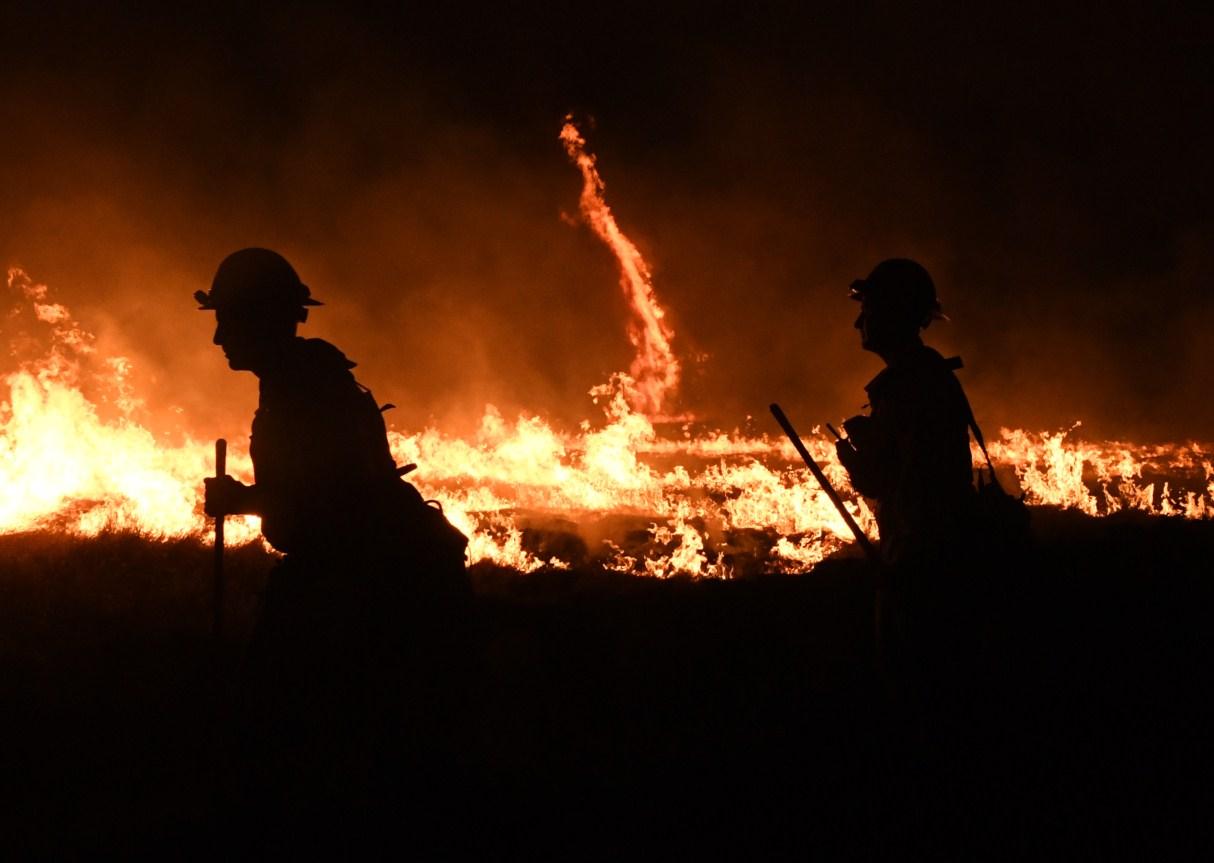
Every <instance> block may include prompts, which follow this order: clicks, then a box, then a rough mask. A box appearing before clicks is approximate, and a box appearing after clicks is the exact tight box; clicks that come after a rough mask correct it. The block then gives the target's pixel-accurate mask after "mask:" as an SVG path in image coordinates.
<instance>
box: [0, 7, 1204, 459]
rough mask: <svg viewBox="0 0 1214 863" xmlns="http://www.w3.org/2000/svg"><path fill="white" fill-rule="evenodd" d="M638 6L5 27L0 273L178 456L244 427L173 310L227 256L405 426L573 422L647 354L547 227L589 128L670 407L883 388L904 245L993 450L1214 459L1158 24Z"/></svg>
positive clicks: (570, 205)
mask: <svg viewBox="0 0 1214 863" xmlns="http://www.w3.org/2000/svg"><path fill="white" fill-rule="evenodd" d="M630 11H631V10H622V11H619V12H617V13H613V15H612V16H611V17H608V18H606V19H604V20H602V21H598V22H596V27H597V28H598V29H597V30H596V31H593V32H590V31H588V30H587V28H585V27H581V26H574V25H575V24H576V23H578V22H575V21H573V20H572V19H571V18H570V17H568V16H570V15H572V14H573V13H571V12H564V13H559V14H558V15H557V16H556V17H542V16H536V17H534V18H531V19H529V20H517V21H516V20H514V19H510V20H509V21H503V20H501V19H492V18H488V19H483V20H482V19H478V20H477V21H476V22H472V23H469V22H458V23H457V22H451V21H446V20H441V19H439V18H437V17H431V18H427V19H425V20H417V19H406V18H405V17H404V16H403V14H401V13H393V12H390V11H384V10H381V11H379V12H368V13H365V14H356V13H353V12H348V13H347V12H334V11H330V12H322V11H312V12H307V13H297V14H292V15H288V14H287V12H286V11H284V10H276V9H272V8H271V9H270V10H269V11H266V12H262V13H258V14H257V15H255V16H249V17H228V18H218V17H217V18H214V19H212V18H211V17H204V16H197V17H195V18H188V19H185V20H183V21H181V22H180V23H176V22H173V21H170V20H169V19H168V18H167V17H158V16H155V15H152V16H143V17H136V18H127V19H122V20H117V19H110V18H108V17H105V15H104V13H100V12H93V13H89V14H90V15H91V16H92V17H91V18H89V19H87V20H82V19H80V18H79V17H78V15H77V14H75V13H73V14H72V15H66V14H64V15H59V16H55V15H54V14H53V13H44V12H40V13H33V12H31V13H28V14H25V15H21V14H19V13H6V14H8V15H9V16H10V20H7V21H5V22H4V23H5V24H6V27H5V32H7V33H13V34H19V36H20V38H15V39H14V48H13V51H14V55H13V57H12V58H11V64H10V69H11V70H12V74H11V75H6V76H5V78H4V79H3V82H0V98H2V99H3V104H5V105H6V106H7V108H8V113H7V124H6V125H7V132H6V134H5V135H4V136H3V138H2V139H0V212H2V213H3V214H4V220H3V222H2V223H0V262H2V263H4V264H5V265H19V266H22V267H24V268H25V269H26V270H27V271H28V272H29V273H30V274H31V276H32V277H33V278H34V279H36V280H37V281H40V282H46V283H47V284H49V285H50V286H51V288H52V289H53V290H54V291H55V292H56V295H57V296H58V297H59V298H60V299H61V300H62V301H63V302H65V303H66V304H67V305H69V306H70V307H71V308H72V309H73V311H74V312H75V314H76V316H77V317H78V318H79V319H80V320H81V321H82V322H83V323H84V324H85V325H86V326H88V328H89V329H90V330H92V331H94V332H95V333H96V334H97V336H98V346H99V349H100V350H103V351H108V352H113V353H120V354H123V355H126V356H129V357H130V358H131V359H132V360H133V362H134V368H133V371H132V383H133V385H135V386H136V387H137V388H138V389H139V391H140V393H141V394H142V395H143V396H144V398H145V400H146V402H147V405H148V410H149V412H150V413H152V414H153V415H154V420H155V422H154V423H153V425H154V426H155V427H156V428H157V429H158V430H159V431H162V432H164V433H166V434H173V433H178V432H181V431H182V430H187V429H188V430H189V431H191V432H192V433H194V434H196V435H197V436H204V437H210V436H219V435H221V434H223V435H227V436H233V437H234V436H236V435H237V434H238V431H239V429H241V428H244V427H246V425H247V423H248V417H249V415H250V414H251V410H252V407H253V405H254V404H255V400H256V389H255V381H254V380H253V379H252V378H251V376H248V375H236V374H233V373H232V372H230V371H228V370H227V369H226V367H225V366H224V364H223V360H222V356H221V355H220V354H219V352H218V350H217V349H215V348H214V346H213V345H211V344H210V336H211V328H212V326H213V321H212V320H211V318H210V316H209V315H206V314H203V313H201V312H195V311H193V303H192V302H191V300H190V296H191V295H192V293H193V291H194V290H196V289H198V288H199V287H205V286H206V284H207V283H208V282H209V279H210V277H211V275H212V274H213V272H214V268H215V266H216V265H217V264H218V262H219V260H221V259H222V257H223V256H224V255H226V254H227V253H229V252H231V251H232V250H234V249H237V248H240V247H243V246H248V245H264V246H268V247H271V248H274V249H277V250H279V251H281V252H282V253H283V254H285V255H286V256H287V257H288V259H289V260H291V261H292V262H293V263H294V264H295V266H296V268H297V269H298V270H299V272H300V274H301V276H302V277H303V279H304V280H305V281H306V282H307V283H308V284H309V285H311V287H312V289H313V293H314V294H315V295H316V296H317V297H319V298H320V299H322V300H323V301H325V302H326V305H325V306H324V307H322V308H319V309H316V310H314V311H313V313H312V317H311V319H310V320H309V322H308V323H307V324H306V325H305V326H304V327H303V329H302V333H303V334H304V335H311V336H319V337H324V338H328V339H330V340H331V341H333V342H334V343H335V344H337V345H338V346H339V347H341V348H342V349H343V350H345V351H346V352H347V354H348V355H349V356H350V357H351V358H352V359H354V360H355V361H357V362H358V363H359V368H358V369H357V373H358V374H359V377H360V380H362V381H363V382H364V383H366V384H368V385H369V386H371V387H372V389H373V390H374V391H375V393H376V395H377V397H378V398H379V399H380V401H381V402H387V401H391V402H393V403H395V404H396V405H398V410H396V411H394V412H392V413H391V414H390V415H389V417H390V419H391V420H392V422H393V423H394V424H395V425H396V426H397V427H399V428H402V429H416V428H418V427H420V426H422V425H424V424H427V423H430V422H434V423H437V424H440V425H442V426H443V427H445V428H447V429H449V430H451V431H455V432H458V431H460V430H461V429H468V428H471V427H472V425H473V423H474V422H475V420H476V418H477V417H479V415H480V414H481V412H482V410H483V407H484V405H485V404H486V403H489V402H491V403H493V404H495V405H496V406H497V407H498V408H499V409H500V410H501V411H502V412H503V413H504V414H506V415H511V414H513V413H516V412H518V411H523V410H525V411H528V412H532V413H539V414H541V415H543V416H546V417H549V418H552V419H554V420H556V421H558V422H561V423H568V424H572V423H574V422H576V421H577V420H579V419H580V418H582V417H585V416H593V414H594V410H595V409H594V408H593V407H592V406H591V405H590V403H589V400H588V398H587V397H586V392H587V390H588V389H589V388H590V387H592V386H594V385H596V384H598V383H601V382H603V381H604V380H605V379H606V377H607V376H608V375H609V374H610V373H611V372H613V371H618V370H621V369H624V368H627V366H628V364H629V362H630V360H631V355H632V350H631V346H630V345H629V343H628V339H627V334H626V327H627V321H628V313H627V309H626V308H625V304H624V301H623V299H622V298H621V296H620V292H619V289H618V286H617V282H618V277H617V274H616V271H615V265H614V262H613V261H612V259H611V256H610V253H609V252H608V251H607V250H606V249H604V248H603V247H602V245H601V244H600V243H599V241H598V240H597V238H595V237H594V236H593V235H592V233H591V232H590V231H589V230H587V229H586V227H585V226H576V225H570V224H568V223H567V222H566V221H564V220H562V218H561V215H562V212H566V213H573V212H575V211H576V208H577V205H578V200H577V199H578V192H579V187H580V178H579V177H578V175H577V172H576V171H575V170H573V169H571V167H570V166H569V165H568V163H567V161H566V159H565V157H564V154H563V153H562V151H561V147H560V143H559V141H558V140H557V137H556V136H557V132H558V131H559V129H560V124H561V120H562V117H563V116H564V114H565V113H566V112H567V111H568V110H570V109H577V108H584V109H587V110H589V111H590V112H592V113H593V114H594V115H595V116H596V117H597V118H598V121H599V122H598V125H597V127H596V128H592V129H590V130H589V131H588V132H587V138H588V146H589V148H590V149H591V150H592V151H593V152H595V153H596V154H597V156H598V159H599V162H598V164H599V168H600V170H601V171H602V173H603V176H604V178H605V179H606V181H607V183H608V185H609V191H608V195H609V199H610V202H611V206H612V209H613V211H614V212H615V214H616V216H617V218H618V219H619V221H620V225H621V227H622V228H623V230H624V231H625V232H627V233H628V235H629V236H630V238H632V239H633V240H634V241H635V242H637V244H638V246H639V247H640V248H641V251H642V252H643V253H644V254H645V256H646V259H647V260H648V262H649V263H650V264H651V266H652V267H653V270H654V285H655V288H656V291H657V295H658V298H659V300H660V301H661V302H662V304H663V306H664V307H666V308H667V309H668V311H669V318H668V322H669V323H670V324H671V326H672V328H673V331H674V333H675V339H674V343H673V344H674V347H675V350H676V351H677V352H679V354H680V356H681V357H682V359H683V360H684V366H685V369H686V375H685V379H684V382H683V385H682V393H681V396H680V400H681V402H682V403H681V404H679V405H675V406H673V407H674V408H675V409H676V410H685V411H689V412H691V413H694V414H695V415H697V416H699V417H702V418H704V419H705V420H706V421H709V422H712V423H715V424H721V425H723V426H733V425H737V424H742V423H745V422H746V418H747V417H748V416H753V417H755V424H756V426H755V427H756V428H758V429H759V430H767V427H766V418H765V417H764V416H762V414H763V411H764V408H765V405H766V404H767V403H768V402H769V401H772V400H779V401H781V402H782V403H784V404H785V406H786V407H787V408H788V409H789V411H790V413H793V415H794V417H801V418H802V419H800V420H799V422H801V424H802V425H806V426H808V425H811V424H813V423H815V422H822V421H826V420H835V419H837V418H839V417H841V416H845V415H848V414H850V413H854V412H856V411H857V410H859V408H860V405H861V404H862V403H863V402H864V401H865V400H866V399H865V397H864V394H863V390H862V387H863V384H864V383H865V381H867V380H868V378H870V377H871V376H872V375H873V374H875V373H876V371H877V370H878V369H879V361H878V360H876V358H874V357H871V356H869V355H866V354H863V353H862V352H860V351H859V349H858V339H857V337H856V334H855V332H854V331H853V330H852V328H851V324H852V320H853V317H854V313H855V308H854V306H853V305H852V304H851V303H849V302H848V301H847V300H846V286H847V284H848V283H849V282H850V281H851V280H852V279H853V278H855V277H857V276H859V275H863V274H864V273H866V272H867V271H868V270H869V269H870V268H871V267H872V266H873V264H875V263H876V262H877V261H878V260H880V259H881V258H884V257H890V256H910V257H914V258H916V259H918V260H920V261H922V262H923V263H924V264H925V265H926V266H927V267H928V268H929V270H930V271H931V272H932V273H933V275H934V276H935V278H936V281H937V284H938V287H939V290H940V293H941V296H942V299H943V302H944V304H945V308H946V311H947V312H948V313H949V314H950V316H951V317H952V319H953V320H952V323H948V324H940V325H933V327H932V328H931V329H930V330H929V331H928V334H927V338H928V341H929V342H930V343H932V344H934V345H937V346H938V347H940V349H941V350H942V351H944V352H946V353H960V354H961V355H963V356H964V358H965V360H966V366H967V368H966V371H965V372H964V373H963V375H964V380H965V381H966V383H967V387H968V388H969V390H970V393H971V396H972V399H973V401H974V404H975V409H976V411H977V412H978V415H979V419H980V420H981V421H983V424H984V425H986V426H988V427H991V428H993V427H996V426H998V425H1010V426H1019V427H1031V428H1058V427H1067V426H1070V425H1071V424H1072V422H1074V421H1075V420H1082V421H1083V422H1084V424H1085V425H1084V428H1085V429H1087V430H1088V431H1089V433H1091V434H1099V435H1107V436H1113V437H1140V438H1185V437H1191V438H1199V439H1207V440H1208V439H1211V438H1214V407H1212V406H1211V403H1210V400H1209V399H1208V397H1207V396H1206V393H1205V389H1206V387H1207V382H1208V381H1209V380H1210V379H1211V372H1212V371H1214V369H1212V368H1211V359H1210V355H1209V352H1208V351H1207V350H1205V349H1204V343H1205V340H1206V334H1207V333H1209V332H1210V328H1211V324H1214V307H1212V305H1211V301H1210V299H1209V294H1208V291H1207V290H1206V289H1207V288H1208V285H1209V277H1210V269H1211V268H1210V265H1211V252H1210V249H1211V248H1212V245H1211V242H1210V240H1211V233H1212V232H1214V215H1212V214H1211V213H1210V212H1209V209H1208V204H1207V203H1206V202H1205V201H1204V199H1203V198H1202V197H1201V195H1200V194H1199V193H1198V192H1196V191H1194V190H1196V189H1201V188H1209V185H1210V183H1209V181H1210V179H1211V178H1210V167H1209V164H1208V158H1207V155H1206V154H1208V152H1209V144H1210V134H1209V131H1210V130H1209V120H1208V118H1206V119H1201V118H1199V117H1198V116H1197V112H1198V111H1199V110H1200V106H1202V105H1205V104H1208V103H1209V99H1208V98H1207V97H1208V96H1209V95H1210V94H1209V89H1210V84H1209V81H1210V80H1214V76H1209V75H1204V74H1203V71H1202V63H1203V62H1206V61H1201V60H1200V59H1192V58H1189V55H1187V54H1184V53H1183V52H1182V53H1181V54H1179V55H1177V56H1175V57H1174V56H1172V55H1170V54H1169V55H1167V56H1164V52H1163V46H1164V45H1165V44H1166V43H1167V39H1166V38H1165V37H1166V35H1167V34H1157V35H1156V37H1155V38H1154V40H1153V41H1152V40H1150V39H1146V40H1141V39H1140V40H1139V41H1138V42H1135V43H1133V44H1132V47H1133V50H1129V47H1130V46H1131V42H1130V41H1129V39H1130V36H1129V35H1127V34H1132V33H1135V32H1137V33H1139V34H1141V33H1142V29H1141V28H1138V29H1137V30H1135V28H1134V25H1135V23H1136V22H1127V21H1119V20H1116V19H1114V20H1112V21H1111V22H1110V21H1106V22H1104V23H1102V24H1099V25H1092V26H1095V27H1097V28H1098V29H1097V31H1095V32H1087V31H1084V32H1085V33H1086V35H1087V38H1086V41H1083V42H1082V43H1076V41H1075V40H1074V39H1073V38H1071V37H1073V36H1074V35H1076V33H1078V32H1079V30H1080V29H1082V28H1080V27H1079V23H1078V22H1057V21H1055V22H1052V23H1053V24H1054V26H1053V27H1052V28H1036V27H1029V26H1028V25H1027V24H1024V25H1020V26H1014V25H1009V24H1008V22H996V21H992V22H986V23H982V22H973V21H965V20H963V19H950V20H951V23H950V25H949V26H948V27H945V28H943V29H940V28H932V27H928V26H927V25H926V24H923V23H918V22H916V21H907V20H893V19H889V20H882V21H874V20H872V19H867V18H861V19H858V20H852V19H848V20H843V19H832V20H813V21H810V20H808V19H801V20H796V21H794V22H792V25H790V26H784V25H785V22H783V21H779V20H776V19H774V18H759V19H755V18H746V19H744V20H741V21H737V22H734V21H732V20H731V21H726V20H725V16H724V15H721V16H717V18H719V20H717V18H714V14H713V13H712V11H711V10H708V11H707V12H705V13H704V16H705V17H704V21H705V22H706V23H703V24H702V29H699V30H693V29H689V27H690V25H688V24H687V21H686V19H685V16H680V15H678V14H676V13H675V12H653V13H649V14H650V15H651V16H654V17H650V18H645V19H635V18H634V19H629V18H628V13H629V12H630ZM426 14H429V15H431V16H437V15H438V13H426ZM865 14H867V13H865ZM714 20H715V25H714V23H713V22H714ZM507 25H508V26H507ZM726 25H728V26H726ZM878 25H879V26H878ZM714 26H715V28H716V29H713V28H714ZM1087 26H1088V25H1087V24H1084V27H1087ZM1173 26H1175V27H1177V28H1178V29H1179V28H1192V22H1189V21H1177V22H1176V23H1175V24H1174V25H1173ZM967 28H970V29H967ZM1038 29H1041V30H1042V31H1043V32H1042V34H1038V33H1037V31H1038ZM962 31H964V35H965V37H966V38H965V39H961V38H957V37H959V35H961V34H962ZM1196 32H1200V30H1198V31H1196ZM573 34H577V35H578V37H579V38H577V39H573V38H572V35H573ZM726 34H728V37H726ZM928 37H931V39H932V40H934V41H927V42H925V41H924V40H925V39H928ZM625 44H626V45H628V47H629V48H630V51H629V52H628V53H629V55H630V56H632V57H634V58H639V59H637V60H635V61H630V62H628V63H624V62H622V61H621V60H620V59H619V53H620V50H621V45H625ZM1076 44H1081V45H1082V47H1081V49H1076V48H1075V45H1076ZM1152 46H1155V47H1152ZM1207 71H1208V70H1207Z"/></svg>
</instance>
